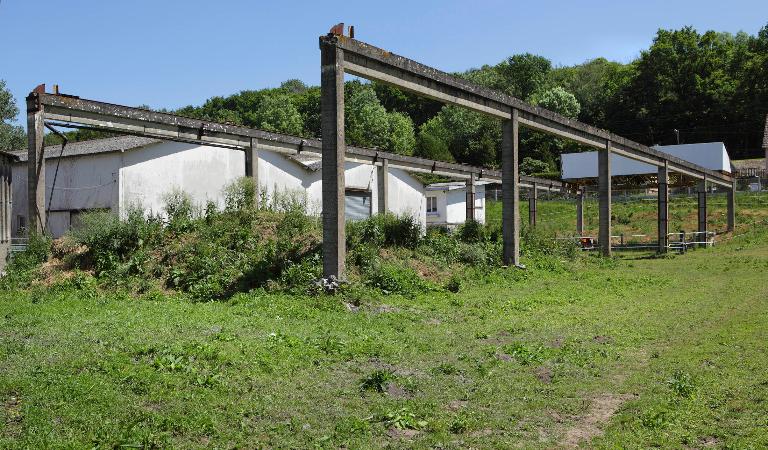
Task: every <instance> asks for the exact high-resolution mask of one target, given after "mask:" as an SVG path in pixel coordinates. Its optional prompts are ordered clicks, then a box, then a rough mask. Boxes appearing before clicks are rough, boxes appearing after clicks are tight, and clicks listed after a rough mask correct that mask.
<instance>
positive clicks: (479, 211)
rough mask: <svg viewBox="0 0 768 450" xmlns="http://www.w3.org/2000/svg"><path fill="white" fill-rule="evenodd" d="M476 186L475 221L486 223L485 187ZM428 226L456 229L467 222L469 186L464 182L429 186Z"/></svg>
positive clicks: (427, 193) (427, 194)
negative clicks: (455, 227)
mask: <svg viewBox="0 0 768 450" xmlns="http://www.w3.org/2000/svg"><path fill="white" fill-rule="evenodd" d="M486 184H488V183H487V182H477V183H476V184H475V211H474V214H475V220H476V221H478V222H480V223H485V185H486ZM426 196H427V225H428V226H447V227H454V226H457V225H460V224H462V223H464V222H466V220H467V184H466V183H465V182H463V181H456V182H447V183H433V184H430V185H427V188H426Z"/></svg>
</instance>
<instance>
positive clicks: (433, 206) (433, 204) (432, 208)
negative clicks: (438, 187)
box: [427, 197, 437, 214]
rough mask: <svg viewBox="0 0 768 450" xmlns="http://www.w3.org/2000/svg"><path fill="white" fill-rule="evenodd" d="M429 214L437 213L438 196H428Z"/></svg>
mask: <svg viewBox="0 0 768 450" xmlns="http://www.w3.org/2000/svg"><path fill="white" fill-rule="evenodd" d="M427 214H437V197H427Z"/></svg>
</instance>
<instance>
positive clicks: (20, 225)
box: [16, 215, 27, 233]
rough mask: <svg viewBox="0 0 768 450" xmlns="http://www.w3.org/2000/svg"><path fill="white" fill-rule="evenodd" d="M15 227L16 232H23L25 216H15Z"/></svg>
mask: <svg viewBox="0 0 768 450" xmlns="http://www.w3.org/2000/svg"><path fill="white" fill-rule="evenodd" d="M16 229H17V230H18V233H23V232H25V231H26V230H27V218H26V217H24V216H21V215H19V216H17V217H16Z"/></svg>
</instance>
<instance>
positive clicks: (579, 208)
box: [576, 188, 584, 236]
mask: <svg viewBox="0 0 768 450" xmlns="http://www.w3.org/2000/svg"><path fill="white" fill-rule="evenodd" d="M576 234H578V235H579V236H584V188H579V192H578V193H577V194H576Z"/></svg>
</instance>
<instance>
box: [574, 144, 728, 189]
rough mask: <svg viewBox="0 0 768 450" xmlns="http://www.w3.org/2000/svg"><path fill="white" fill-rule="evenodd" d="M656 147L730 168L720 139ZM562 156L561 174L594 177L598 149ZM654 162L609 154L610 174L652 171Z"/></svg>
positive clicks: (705, 164)
mask: <svg viewBox="0 0 768 450" xmlns="http://www.w3.org/2000/svg"><path fill="white" fill-rule="evenodd" d="M653 148H655V149H656V150H659V151H662V152H664V153H669V154H670V155H672V156H676V157H678V158H680V159H683V160H686V161H689V162H692V163H694V164H698V165H700V166H702V167H704V168H706V169H710V170H715V171H718V172H727V173H730V172H731V159H730V158H729V157H728V152H727V151H726V149H725V144H723V143H722V142H705V143H701V144H681V145H657V146H655V147H653ZM561 157H562V178H563V179H564V180H578V179H581V178H597V152H596V151H595V152H583V153H564V154H563V155H561ZM656 171H657V169H656V167H655V166H652V165H650V164H645V163H641V162H639V161H635V160H633V159H629V158H627V157H624V156H620V155H617V154H615V153H612V154H611V175H615V176H621V175H644V174H655V173H656Z"/></svg>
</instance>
